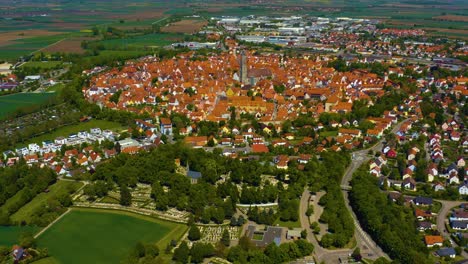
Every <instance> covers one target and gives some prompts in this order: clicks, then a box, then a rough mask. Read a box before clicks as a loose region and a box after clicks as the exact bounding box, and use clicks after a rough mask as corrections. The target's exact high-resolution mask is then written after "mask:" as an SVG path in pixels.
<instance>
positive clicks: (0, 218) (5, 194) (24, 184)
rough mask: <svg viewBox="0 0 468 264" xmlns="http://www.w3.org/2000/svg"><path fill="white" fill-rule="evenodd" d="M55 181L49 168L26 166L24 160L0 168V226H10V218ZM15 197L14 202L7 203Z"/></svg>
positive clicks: (53, 174)
mask: <svg viewBox="0 0 468 264" xmlns="http://www.w3.org/2000/svg"><path fill="white" fill-rule="evenodd" d="M55 181H56V175H55V172H54V171H52V170H51V169H49V168H40V167H38V166H31V167H30V166H28V165H27V164H26V162H25V161H24V159H20V160H19V162H18V163H17V164H15V165H13V166H11V167H5V168H3V167H0V225H8V224H11V221H10V216H11V215H12V214H14V213H15V212H16V211H18V210H19V209H20V208H21V207H23V206H24V205H25V204H27V203H28V202H29V201H31V200H32V199H33V198H34V197H35V196H36V195H38V194H39V193H41V192H43V191H45V190H46V189H47V187H48V186H49V185H50V184H52V183H54V182H55ZM13 196H17V199H14V202H9V203H8V204H6V203H7V201H8V200H9V199H11V198H12V197H13Z"/></svg>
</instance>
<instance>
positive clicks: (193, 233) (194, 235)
mask: <svg viewBox="0 0 468 264" xmlns="http://www.w3.org/2000/svg"><path fill="white" fill-rule="evenodd" d="M200 238H201V233H200V229H198V227H197V226H196V225H192V226H191V227H190V230H189V233H188V239H189V240H190V241H197V240H200Z"/></svg>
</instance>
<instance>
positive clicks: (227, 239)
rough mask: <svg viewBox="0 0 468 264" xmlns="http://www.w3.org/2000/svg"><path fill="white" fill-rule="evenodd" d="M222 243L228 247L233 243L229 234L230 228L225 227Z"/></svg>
mask: <svg viewBox="0 0 468 264" xmlns="http://www.w3.org/2000/svg"><path fill="white" fill-rule="evenodd" d="M221 243H222V244H223V245H225V246H226V247H229V245H230V244H231V237H230V235H229V230H227V229H224V231H223V234H222V236H221Z"/></svg>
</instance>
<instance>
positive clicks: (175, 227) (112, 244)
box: [38, 209, 187, 264]
mask: <svg viewBox="0 0 468 264" xmlns="http://www.w3.org/2000/svg"><path fill="white" fill-rule="evenodd" d="M186 229H187V227H186V226H185V225H181V224H176V223H171V222H165V221H161V220H157V219H154V218H151V217H145V216H140V215H136V214H131V213H127V212H120V211H110V210H95V209H73V210H72V211H71V212H70V213H69V214H67V215H66V216H64V217H63V218H62V219H60V220H59V221H58V222H57V223H55V224H54V225H53V226H52V227H51V228H49V229H48V230H47V231H46V232H44V233H43V234H42V235H41V236H40V237H39V238H38V245H39V246H40V247H46V248H48V250H49V253H50V255H51V256H53V257H54V258H55V259H56V260H58V262H59V263H67V264H73V263H77V264H81V263H120V261H121V260H122V259H123V258H125V257H126V256H127V254H128V253H129V252H130V250H131V249H132V248H133V247H134V246H135V244H136V243H137V242H138V241H142V242H155V243H157V245H158V246H159V248H160V250H161V251H164V248H165V246H166V245H167V243H168V242H169V241H170V240H171V239H176V240H178V239H180V237H181V236H182V234H183V233H184V232H185V231H186Z"/></svg>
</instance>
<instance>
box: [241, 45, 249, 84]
mask: <svg viewBox="0 0 468 264" xmlns="http://www.w3.org/2000/svg"><path fill="white" fill-rule="evenodd" d="M240 55H241V57H240V82H241V83H242V84H247V83H248V81H247V56H246V55H245V51H244V50H242V51H241V53H240Z"/></svg>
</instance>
